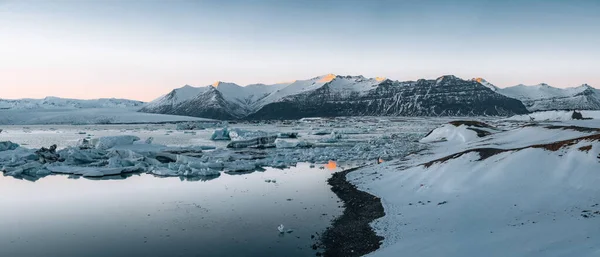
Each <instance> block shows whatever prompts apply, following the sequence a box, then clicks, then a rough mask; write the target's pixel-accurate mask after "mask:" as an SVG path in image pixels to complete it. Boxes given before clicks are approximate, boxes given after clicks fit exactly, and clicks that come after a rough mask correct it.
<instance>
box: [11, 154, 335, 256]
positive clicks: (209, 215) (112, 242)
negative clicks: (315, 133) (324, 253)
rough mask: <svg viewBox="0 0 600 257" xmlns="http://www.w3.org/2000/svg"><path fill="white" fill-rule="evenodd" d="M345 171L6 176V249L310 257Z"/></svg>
mask: <svg viewBox="0 0 600 257" xmlns="http://www.w3.org/2000/svg"><path fill="white" fill-rule="evenodd" d="M339 170H340V169H339V168H334V167H325V169H320V167H319V166H317V168H309V165H308V164H299V165H298V166H297V167H295V168H291V169H286V170H278V169H267V170H266V171H264V172H254V173H251V174H244V175H228V174H222V175H221V176H220V177H217V178H214V179H211V180H206V181H185V180H184V181H182V180H181V179H179V178H157V177H154V176H151V175H145V174H144V175H133V176H131V177H128V178H126V179H110V180H106V179H105V180H89V179H85V178H80V179H71V178H68V177H67V176H48V177H46V178H43V179H40V180H38V181H36V182H29V181H24V180H16V179H14V178H11V177H0V256H11V257H12V256H19V257H21V256H23V257H28V256H40V257H54V256H57V257H70V256H78V257H79V256H90V257H95V256H98V257H100V256H314V255H315V253H316V251H314V250H312V249H311V248H310V245H311V244H313V243H314V242H315V240H316V239H311V235H314V234H315V232H319V233H320V232H322V231H323V230H324V229H325V228H326V227H327V226H329V224H330V222H331V220H332V219H334V218H335V217H337V216H339V215H340V214H341V212H342V210H343V209H341V205H342V203H340V202H339V199H338V198H337V197H336V196H335V195H334V194H333V193H332V192H331V191H330V187H329V185H327V183H326V180H327V179H328V178H329V177H330V176H331V173H332V172H336V171H339ZM267 179H269V180H276V183H267V182H265V180H267ZM279 224H284V226H285V227H286V229H288V228H289V229H293V232H292V233H285V234H280V233H279V232H278V231H277V226H279Z"/></svg>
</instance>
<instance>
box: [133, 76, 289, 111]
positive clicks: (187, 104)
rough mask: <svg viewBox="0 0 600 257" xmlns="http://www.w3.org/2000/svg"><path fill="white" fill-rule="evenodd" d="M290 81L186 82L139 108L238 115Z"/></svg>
mask: <svg viewBox="0 0 600 257" xmlns="http://www.w3.org/2000/svg"><path fill="white" fill-rule="evenodd" d="M288 85H289V84H275V85H265V84H252V85H248V86H245V87H242V86H240V85H237V84H234V83H227V82H220V81H219V82H215V83H214V84H212V85H208V86H204V87H192V86H189V85H186V86H184V87H181V88H177V89H174V90H173V91H171V92H170V93H168V94H166V95H164V96H161V97H159V98H158V99H156V100H154V101H152V102H150V103H148V104H146V105H145V106H144V107H143V108H142V109H141V110H140V111H141V112H150V113H163V114H176V115H186V116H195V117H206V118H215V119H238V118H242V117H245V116H246V115H247V114H249V113H252V112H254V111H255V110H257V109H258V108H260V106H261V104H260V103H261V102H263V101H264V98H265V97H267V96H269V95H271V94H272V93H274V92H277V91H278V90H280V89H282V88H284V87H286V86H288Z"/></svg>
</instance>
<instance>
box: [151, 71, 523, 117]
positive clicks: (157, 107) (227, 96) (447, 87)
mask: <svg viewBox="0 0 600 257" xmlns="http://www.w3.org/2000/svg"><path fill="white" fill-rule="evenodd" d="M193 94H195V96H194V97H190V95H193ZM182 95H185V97H183V96H182ZM141 111H142V112H153V113H165V114H177V115H188V116H196V117H205V118H217V119H241V118H245V119H296V118H302V117H317V116H318V117H333V116H367V115H369V116H384V115H385V116H471V115H491V116H497V115H513V114H523V113H527V112H528V111H527V109H526V108H525V106H524V105H523V104H522V103H521V102H520V101H518V100H515V99H512V98H509V97H506V96H504V95H501V94H499V93H497V92H494V89H492V88H490V87H488V86H486V85H484V84H482V83H480V82H478V81H475V80H463V79H460V78H457V77H455V76H442V77H440V78H438V79H436V80H425V79H421V80H418V81H405V82H400V81H392V80H389V79H384V78H365V77H363V76H338V75H333V74H328V75H324V76H320V77H315V78H312V79H308V80H298V81H294V82H292V83H288V84H276V85H250V86H247V87H241V86H238V85H236V84H233V83H222V82H218V83H215V84H214V85H212V86H208V87H200V88H191V87H187V86H186V87H184V88H180V89H175V90H173V91H172V92H171V93H169V94H167V95H165V96H163V97H161V98H159V99H157V100H155V101H152V102H151V103H149V104H148V105H146V106H145V107H144V108H143V109H142V110H141Z"/></svg>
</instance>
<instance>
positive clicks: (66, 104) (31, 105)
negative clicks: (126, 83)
mask: <svg viewBox="0 0 600 257" xmlns="http://www.w3.org/2000/svg"><path fill="white" fill-rule="evenodd" d="M143 104H144V102H141V101H135V100H127V99H115V98H101V99H94V100H79V99H69V98H59V97H46V98H44V99H15V100H12V99H0V109H4V110H7V109H10V110H32V109H85V108H127V107H141V106H142V105H143Z"/></svg>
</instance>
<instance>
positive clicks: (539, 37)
mask: <svg viewBox="0 0 600 257" xmlns="http://www.w3.org/2000/svg"><path fill="white" fill-rule="evenodd" d="M598 13H600V1H598V0H588V1H584V0H570V1H557V0H523V1H516V0H505V1H496V0H460V1H459V0H456V1H450V0H444V1H435V0H414V1H413V0H404V1H403V0H395V1H390V0H380V1H377V0H360V1H359V0H344V1H341V0H304V1H301V0H230V1H228V0H218V1H212V0H211V1H143V0H137V1H51V0H38V1H27V0H20V1H12V0H8V1H7V0H0V98H8V99H16V98H43V97H45V96H58V97H69V98H81V99H94V98H101V97H116V98H128V99H136V100H143V101H150V100H152V99H154V98H157V97H159V96H160V95H163V94H166V93H168V92H169V91H170V90H172V89H174V88H177V87H181V86H183V85H185V84H190V85H194V86H204V85H209V84H212V83H213V82H215V81H226V82H234V83H237V84H240V85H247V84H252V83H265V84H269V83H277V82H283V81H291V80H296V79H309V78H312V77H316V76H319V75H323V74H328V73H334V74H339V75H364V76H366V77H376V76H379V77H387V78H390V79H394V80H416V79H420V78H429V79H432V78H437V77H439V76H441V75H446V74H453V75H456V76H458V77H461V78H465V79H470V78H474V77H483V78H485V79H486V80H487V81H489V82H491V83H493V84H495V85H496V86H499V87H506V86H514V85H517V84H526V85H533V84H539V83H542V82H543V83H547V84H550V85H552V86H556V87H572V86H579V85H581V84H583V83H588V84H590V85H592V86H595V87H600V47H599V46H600V15H598Z"/></svg>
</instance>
